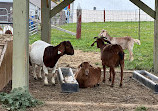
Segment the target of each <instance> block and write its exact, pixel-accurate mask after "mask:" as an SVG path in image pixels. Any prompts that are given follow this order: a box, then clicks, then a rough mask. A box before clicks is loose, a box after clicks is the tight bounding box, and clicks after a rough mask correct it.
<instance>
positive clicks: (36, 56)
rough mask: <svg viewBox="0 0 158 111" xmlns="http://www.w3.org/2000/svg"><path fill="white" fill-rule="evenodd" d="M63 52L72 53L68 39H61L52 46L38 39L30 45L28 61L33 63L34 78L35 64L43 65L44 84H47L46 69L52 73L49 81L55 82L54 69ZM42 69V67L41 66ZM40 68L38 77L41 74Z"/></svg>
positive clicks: (35, 77)
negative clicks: (61, 40) (57, 43)
mask: <svg viewBox="0 0 158 111" xmlns="http://www.w3.org/2000/svg"><path fill="white" fill-rule="evenodd" d="M64 54H67V55H73V54H74V49H73V46H72V45H71V42H70V41H63V42H61V43H60V44H59V45H57V46H52V45H51V44H48V43H46V42H44V41H41V40H38V41H36V42H34V43H33V44H32V45H31V50H30V59H31V60H30V61H31V63H32V65H33V74H34V79H37V75H36V72H35V69H36V66H37V65H39V66H43V71H44V85H48V70H49V69H50V70H51V71H52V73H53V75H52V79H51V82H52V84H55V76H56V75H55V70H56V65H57V61H58V59H59V58H60V57H61V56H63V55H64ZM41 69H42V67H41ZM41 69H40V72H39V77H40V78H42V76H41Z"/></svg>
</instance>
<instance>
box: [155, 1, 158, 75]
mask: <svg viewBox="0 0 158 111" xmlns="http://www.w3.org/2000/svg"><path fill="white" fill-rule="evenodd" d="M155 12H156V18H155V21H154V74H157V75H158V1H157V0H155Z"/></svg>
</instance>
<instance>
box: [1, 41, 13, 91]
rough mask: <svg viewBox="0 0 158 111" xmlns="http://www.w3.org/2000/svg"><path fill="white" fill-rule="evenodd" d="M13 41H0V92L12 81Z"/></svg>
mask: <svg viewBox="0 0 158 111" xmlns="http://www.w3.org/2000/svg"><path fill="white" fill-rule="evenodd" d="M12 55H13V40H9V41H6V42H5V43H1V41H0V90H2V89H3V88H4V87H5V86H6V85H7V84H8V82H9V81H10V80H11V79H12Z"/></svg>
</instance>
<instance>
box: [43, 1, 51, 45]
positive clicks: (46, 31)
mask: <svg viewBox="0 0 158 111" xmlns="http://www.w3.org/2000/svg"><path fill="white" fill-rule="evenodd" d="M50 9H51V0H41V40H43V41H45V42H47V43H51V23H50V22H51V19H50V13H49V12H50Z"/></svg>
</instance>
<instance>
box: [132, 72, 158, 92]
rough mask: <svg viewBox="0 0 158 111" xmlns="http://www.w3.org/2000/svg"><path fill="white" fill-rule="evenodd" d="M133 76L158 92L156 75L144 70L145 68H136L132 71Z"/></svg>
mask: <svg viewBox="0 0 158 111" xmlns="http://www.w3.org/2000/svg"><path fill="white" fill-rule="evenodd" d="M133 78H134V79H135V80H137V81H139V82H140V83H142V84H143V85H145V86H146V87H148V88H150V89H152V90H154V91H155V93H158V77H157V76H155V75H153V74H151V73H149V72H147V71H145V70H137V71H134V72H133Z"/></svg>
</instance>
